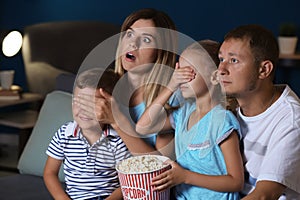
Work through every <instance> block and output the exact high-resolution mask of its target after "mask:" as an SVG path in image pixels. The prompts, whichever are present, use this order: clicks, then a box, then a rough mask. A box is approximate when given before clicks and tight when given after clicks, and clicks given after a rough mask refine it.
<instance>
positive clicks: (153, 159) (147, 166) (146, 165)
mask: <svg viewBox="0 0 300 200" xmlns="http://www.w3.org/2000/svg"><path fill="white" fill-rule="evenodd" d="M166 166H167V164H164V162H163V161H162V160H161V159H159V157H158V156H152V155H143V156H134V157H130V158H128V159H125V160H123V161H121V162H120V163H119V164H118V166H117V168H118V170H120V171H122V172H123V173H145V172H151V171H156V170H159V169H161V168H163V167H166Z"/></svg>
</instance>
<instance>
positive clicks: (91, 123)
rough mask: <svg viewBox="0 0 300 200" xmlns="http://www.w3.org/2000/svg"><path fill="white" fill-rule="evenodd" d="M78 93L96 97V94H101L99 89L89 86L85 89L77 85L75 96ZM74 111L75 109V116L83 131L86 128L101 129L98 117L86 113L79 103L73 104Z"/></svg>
mask: <svg viewBox="0 0 300 200" xmlns="http://www.w3.org/2000/svg"><path fill="white" fill-rule="evenodd" d="M78 94H85V95H90V96H91V98H93V97H95V96H96V95H97V96H100V93H99V91H98V90H95V89H92V88H88V87H86V88H83V89H80V88H78V87H75V89H74V96H77V95H78ZM72 111H73V118H74V120H75V121H76V122H77V123H78V125H79V127H80V128H81V129H82V131H84V130H85V129H89V130H91V129H100V124H99V122H98V121H97V120H96V119H94V118H91V117H89V116H87V115H85V113H84V110H83V109H81V108H80V107H79V106H78V105H76V104H72Z"/></svg>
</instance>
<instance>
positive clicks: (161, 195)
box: [116, 155, 171, 200]
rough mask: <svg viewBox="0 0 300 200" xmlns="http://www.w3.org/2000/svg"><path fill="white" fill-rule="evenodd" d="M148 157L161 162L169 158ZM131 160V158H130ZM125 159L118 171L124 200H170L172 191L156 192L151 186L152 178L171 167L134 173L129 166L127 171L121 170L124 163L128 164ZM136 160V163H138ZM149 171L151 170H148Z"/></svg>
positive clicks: (140, 164)
mask: <svg viewBox="0 0 300 200" xmlns="http://www.w3.org/2000/svg"><path fill="white" fill-rule="evenodd" d="M143 157H145V156H135V157H132V158H135V159H143ZM147 157H149V158H151V159H153V158H155V159H158V160H159V161H162V162H164V161H166V160H167V159H169V158H167V157H164V156H157V155H147ZM128 159H131V158H128ZM128 159H125V160H123V161H121V162H120V163H118V165H117V167H116V169H117V171H118V176H119V180H120V185H121V190H122V194H123V198H124V200H133V199H138V200H169V199H170V189H166V190H164V191H160V192H159V191H154V190H153V186H151V185H150V184H151V181H152V178H154V177H155V176H157V175H159V174H161V173H163V172H165V171H167V170H168V169H170V168H171V166H170V165H163V166H161V168H159V169H154V170H147V171H142V172H140V171H139V172H132V171H130V167H131V166H128V169H129V170H128V171H127V170H125V171H124V170H121V169H119V166H120V165H121V164H122V162H126V160H128ZM136 161H137V160H135V161H134V162H136ZM143 165H145V163H139V162H136V163H135V166H143ZM148 169H149V168H148Z"/></svg>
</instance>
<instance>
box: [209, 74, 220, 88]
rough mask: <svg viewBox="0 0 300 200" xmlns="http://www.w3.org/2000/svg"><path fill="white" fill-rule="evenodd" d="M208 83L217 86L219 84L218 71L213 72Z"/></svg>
mask: <svg viewBox="0 0 300 200" xmlns="http://www.w3.org/2000/svg"><path fill="white" fill-rule="evenodd" d="M210 82H211V83H212V84H213V85H218V84H219V76H218V70H215V71H214V72H213V73H212V74H211V77H210Z"/></svg>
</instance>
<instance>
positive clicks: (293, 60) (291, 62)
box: [278, 53, 300, 68]
mask: <svg viewBox="0 0 300 200" xmlns="http://www.w3.org/2000/svg"><path fill="white" fill-rule="evenodd" d="M278 66H279V67H284V68H289V67H293V68H295V67H298V68H300V53H296V54H291V55H290V54H280V55H279V62H278Z"/></svg>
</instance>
